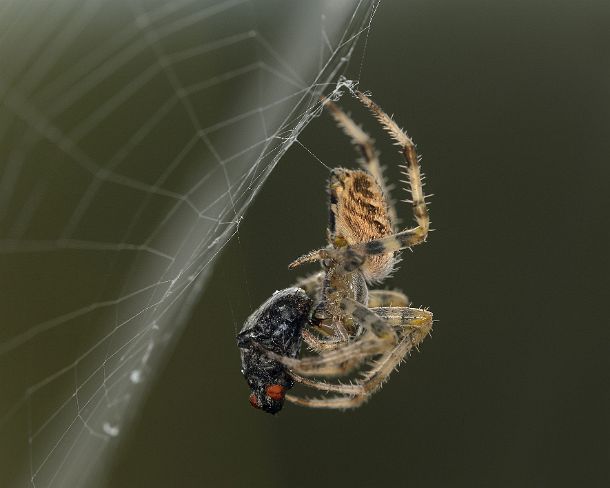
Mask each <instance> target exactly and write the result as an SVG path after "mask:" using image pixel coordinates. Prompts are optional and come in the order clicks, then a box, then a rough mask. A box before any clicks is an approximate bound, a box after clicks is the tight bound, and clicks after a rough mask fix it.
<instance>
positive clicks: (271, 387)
mask: <svg viewBox="0 0 610 488" xmlns="http://www.w3.org/2000/svg"><path fill="white" fill-rule="evenodd" d="M355 95H356V96H357V98H358V99H359V100H360V101H361V102H362V103H363V104H364V105H365V106H366V107H367V108H368V109H369V110H370V111H371V112H372V113H373V115H374V116H375V117H376V118H377V120H378V121H379V122H380V123H381V125H382V126H383V127H384V129H385V130H386V131H387V132H388V133H389V134H390V136H391V137H392V138H393V139H394V140H395V141H396V143H397V145H398V146H399V147H400V153H401V154H402V155H403V157H404V159H405V165H404V166H403V167H402V168H403V169H404V174H405V175H406V177H407V180H408V184H409V187H410V191H411V200H410V203H411V205H412V211H413V215H414V218H415V221H416V223H417V225H416V226H415V227H413V228H409V229H406V230H403V231H400V232H397V231H396V229H395V224H396V220H397V219H396V212H395V210H394V207H393V204H392V202H391V201H390V200H389V199H388V191H387V189H386V186H385V182H384V178H383V175H382V171H381V166H380V164H379V159H378V157H377V152H376V151H375V148H374V146H373V141H372V139H371V138H370V137H369V136H368V135H367V134H366V133H365V132H364V131H363V130H362V129H361V128H360V127H359V126H358V125H356V123H354V121H353V120H352V119H351V118H350V117H348V116H347V114H345V113H344V112H343V111H342V110H341V109H340V108H339V107H337V106H336V105H335V104H334V103H333V102H332V101H330V100H328V99H324V100H323V104H324V105H325V106H326V108H327V109H328V110H329V111H330V113H331V115H332V116H333V118H334V119H335V121H336V122H337V124H338V125H339V127H341V128H342V129H343V131H344V132H345V133H346V134H347V135H348V136H349V137H350V138H351V139H352V143H353V144H354V145H355V146H356V147H357V148H358V149H359V150H360V153H361V155H362V158H363V159H362V161H361V164H362V166H363V169H361V170H349V169H344V168H335V169H333V170H332V171H331V177H330V184H329V193H330V216H329V226H328V231H327V233H328V243H329V245H328V246H327V247H325V248H323V249H318V250H315V251H312V252H310V253H308V254H306V255H304V256H301V257H300V258H298V259H296V260H295V261H293V262H292V263H291V264H290V265H289V267H290V268H295V267H297V266H300V265H302V264H305V263H310V262H314V261H320V262H321V263H322V268H323V271H321V272H318V273H316V274H314V275H311V276H309V277H308V278H305V279H302V280H300V281H299V282H297V283H296V284H295V285H294V286H295V288H288V289H286V290H282V291H281V292H276V294H274V296H273V297H271V298H270V299H269V300H268V301H267V302H265V304H263V305H262V306H261V307H259V309H258V310H257V311H256V312H255V313H254V314H252V315H251V316H250V318H249V319H248V321H247V322H246V324H245V325H244V328H243V329H242V331H241V333H240V334H239V336H238V344H239V347H240V348H241V350H242V366H243V369H242V372H243V373H244V376H245V377H246V379H247V381H248V383H249V384H250V387H251V389H252V395H251V396H250V403H252V405H253V406H255V407H257V408H262V409H263V410H265V411H268V412H270V413H276V412H277V411H279V409H281V407H282V405H283V402H284V399H286V400H288V401H290V402H293V403H296V404H299V405H303V406H308V407H317V408H336V409H347V408H354V407H358V406H360V405H361V404H362V403H363V402H365V401H366V400H367V399H368V398H369V397H370V396H371V395H372V394H373V393H374V392H376V391H377V390H378V389H379V388H381V386H382V384H383V382H384V381H385V380H387V378H388V377H389V375H390V373H391V372H392V370H393V369H394V368H396V366H397V365H398V364H399V363H400V362H401V361H402V360H403V359H404V358H405V356H406V355H407V354H408V353H409V352H410V351H411V349H413V348H414V347H416V346H417V345H418V344H419V343H420V342H421V341H423V339H424V338H425V337H426V335H428V333H429V332H430V330H431V328H432V313H430V312H429V311H427V310H421V309H417V308H409V300H408V298H407V297H406V295H404V294H403V293H402V292H399V291H388V290H369V289H368V286H367V284H373V283H379V282H381V281H382V280H383V279H384V278H386V277H387V276H388V275H389V274H390V273H391V272H392V271H393V269H394V265H395V264H396V263H397V262H398V259H397V257H396V254H397V252H398V251H400V250H401V249H404V248H408V247H412V246H415V245H417V244H421V243H422V242H424V241H425V240H426V237H427V235H428V229H429V224H430V222H429V218H428V211H427V208H426V202H425V196H424V193H423V188H422V186H423V185H422V178H421V174H420V166H419V160H418V157H417V154H416V152H415V145H414V144H413V141H411V139H410V138H409V137H408V136H407V135H406V134H405V133H404V132H403V131H402V130H401V129H400V128H399V127H398V125H397V124H396V123H395V122H394V120H392V118H390V117H389V116H388V115H387V114H386V113H385V112H384V111H383V110H382V109H381V108H380V107H379V106H378V105H376V104H375V103H374V102H373V101H372V100H371V99H370V98H369V97H367V96H366V95H365V94H363V93H361V92H359V91H356V92H355ZM276 296H277V297H276ZM287 298H288V299H289V300H292V301H290V302H286V300H287ZM291 304H294V306H295V307H297V308H298V313H297V312H295V310H296V309H295V310H290V307H291V306H292V305H291ZM286 307H288V309H287V308H286ZM305 309H308V311H307V313H305V312H304V310H305ZM288 312H292V313H291V314H289V313H288ZM301 339H303V340H304V341H305V342H306V343H307V345H308V346H309V347H310V349H311V350H313V351H314V352H315V353H317V354H316V355H314V356H307V357H302V358H297V355H298V352H299V349H300V345H301ZM363 364H364V365H366V366H368V369H364V370H363V372H362V373H361V375H360V376H359V377H358V378H357V379H356V380H355V381H354V382H353V383H349V384H341V383H329V382H326V381H322V380H320V379H311V378H310V377H316V378H320V377H322V378H333V377H345V376H347V375H349V374H351V373H353V372H354V371H355V370H356V369H357V368H359V367H360V366H362V365H363ZM295 381H296V382H298V383H302V384H303V385H306V386H308V387H311V388H314V389H317V390H321V391H324V392H327V393H328V392H331V393H336V394H337V395H334V396H322V397H318V398H303V397H297V396H294V395H287V394H286V391H287V390H288V389H289V388H291V387H292V386H293V383H294V382H295Z"/></svg>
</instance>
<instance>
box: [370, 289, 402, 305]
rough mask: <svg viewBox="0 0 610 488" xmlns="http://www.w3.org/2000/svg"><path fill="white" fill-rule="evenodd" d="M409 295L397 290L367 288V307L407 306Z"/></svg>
mask: <svg viewBox="0 0 610 488" xmlns="http://www.w3.org/2000/svg"><path fill="white" fill-rule="evenodd" d="M410 303H411V302H410V301H409V297H407V295H405V294H404V293H403V292H401V291H398V290H369V303H368V307H369V308H374V307H408V306H409V304H410Z"/></svg>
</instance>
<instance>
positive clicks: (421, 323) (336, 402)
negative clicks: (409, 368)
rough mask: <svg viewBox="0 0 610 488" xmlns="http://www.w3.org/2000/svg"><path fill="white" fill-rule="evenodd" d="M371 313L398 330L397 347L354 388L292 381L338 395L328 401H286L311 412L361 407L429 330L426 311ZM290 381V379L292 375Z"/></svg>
mask: <svg viewBox="0 0 610 488" xmlns="http://www.w3.org/2000/svg"><path fill="white" fill-rule="evenodd" d="M374 310H375V312H376V313H377V314H378V315H379V316H381V317H384V319H386V320H387V321H388V322H389V323H391V324H392V325H393V326H395V327H397V328H399V329H400V333H399V335H400V341H399V342H398V344H397V345H396V346H395V347H393V348H392V349H390V350H389V351H388V352H386V353H385V354H383V355H382V356H381V358H379V359H378V360H376V361H374V362H373V363H372V367H371V369H370V370H368V371H367V372H366V373H365V374H364V375H363V377H362V378H361V379H360V380H358V382H357V383H356V384H351V385H342V384H333V383H326V382H323V381H317V380H308V379H306V378H298V377H297V378H295V379H296V380H297V381H299V382H301V383H303V384H305V385H306V386H309V387H311V388H314V389H317V390H321V391H326V392H335V393H339V394H340V396H335V397H330V398H324V397H321V398H301V397H298V396H295V395H287V396H286V400H288V401H290V402H292V403H295V404H297V405H302V406H306V407H312V408H334V409H347V408H356V407H359V406H360V405H362V403H364V402H365V401H366V400H368V398H369V397H370V396H371V395H372V394H373V393H375V392H376V391H377V390H379V389H380V388H381V386H382V385H383V383H384V382H385V381H386V380H387V379H388V378H389V376H390V374H391V373H392V371H393V370H394V369H395V368H396V366H397V365H398V364H399V363H400V362H401V361H402V360H403V359H404V358H405V357H406V356H407V355H408V354H409V353H410V352H411V350H412V349H413V348H414V347H416V346H417V344H419V343H420V342H421V341H422V340H423V339H424V338H425V337H426V336H427V335H428V334H429V332H430V330H431V328H432V313H430V312H428V311H427V310H421V309H417V308H406V307H379V308H375V309H374ZM293 377H294V375H293Z"/></svg>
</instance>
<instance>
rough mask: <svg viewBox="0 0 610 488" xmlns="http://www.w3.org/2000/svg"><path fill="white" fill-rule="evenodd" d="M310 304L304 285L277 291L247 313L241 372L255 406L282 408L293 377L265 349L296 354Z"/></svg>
mask: <svg viewBox="0 0 610 488" xmlns="http://www.w3.org/2000/svg"><path fill="white" fill-rule="evenodd" d="M311 307H312V300H311V298H309V297H308V296H307V294H306V293H305V292H304V291H303V290H302V289H301V288H296V287H295V288H286V289H284V290H280V291H277V292H275V293H274V294H273V295H272V296H271V298H269V299H268V300H267V301H266V302H265V303H263V304H262V305H261V306H260V307H259V308H258V309H257V310H256V311H255V312H254V313H253V314H252V315H250V317H248V320H246V323H245V324H244V326H243V328H242V330H241V331H240V333H239V334H238V335H237V345H238V347H239V348H240V352H241V364H242V374H243V375H244V377H245V378H246V381H247V382H248V385H249V386H250V389H251V390H252V393H251V394H250V404H251V405H252V406H253V407H255V408H259V409H262V410H264V411H265V412H268V413H271V414H275V413H277V412H279V411H280V410H281V409H282V406H283V405H284V396H285V395H286V391H287V390H289V389H290V388H292V387H293V386H294V381H293V380H292V378H291V377H290V375H289V374H288V371H287V369H286V366H284V365H283V364H282V363H280V362H278V361H275V360H274V359H271V358H270V357H269V356H267V354H266V351H272V352H274V353H276V354H280V355H282V356H287V357H290V358H295V357H296V356H297V354H298V353H299V351H300V349H301V341H302V339H301V331H302V330H303V327H304V326H305V325H306V324H307V321H308V318H309V313H310V310H311Z"/></svg>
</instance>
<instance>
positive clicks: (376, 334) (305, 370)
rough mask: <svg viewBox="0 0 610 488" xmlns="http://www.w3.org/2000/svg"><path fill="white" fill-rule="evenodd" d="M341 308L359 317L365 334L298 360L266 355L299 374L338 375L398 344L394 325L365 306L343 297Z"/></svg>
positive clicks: (272, 353)
mask: <svg viewBox="0 0 610 488" xmlns="http://www.w3.org/2000/svg"><path fill="white" fill-rule="evenodd" d="M340 307H341V309H342V310H343V311H344V312H345V314H346V315H347V316H351V317H353V318H354V319H356V321H357V322H358V323H359V324H360V326H361V327H362V329H363V333H362V335H359V336H358V337H357V338H356V339H355V340H353V341H351V342H349V343H344V345H343V346H342V347H341V348H339V349H335V350H334V351H329V352H323V353H321V354H320V355H319V356H312V357H306V358H301V359H295V358H289V357H286V356H281V355H279V354H276V353H274V352H271V351H266V353H267V355H268V356H269V357H270V358H272V359H274V360H276V361H278V362H280V363H282V364H284V365H285V366H287V367H289V368H290V369H291V370H292V371H293V372H294V373H296V374H299V375H304V376H338V375H341V374H345V373H346V372H348V371H349V370H350V369H353V366H352V364H354V362H356V361H360V360H362V359H363V358H366V357H368V356H373V355H375V354H380V353H382V352H383V351H386V350H388V349H391V348H392V347H393V346H394V345H395V344H396V343H397V341H398V335H397V334H396V332H395V331H394V328H393V327H392V326H391V325H390V324H389V323H387V322H386V321H385V320H384V319H382V318H380V317H379V316H377V314H376V313H375V312H373V311H372V310H370V309H368V308H367V307H366V306H364V305H362V304H361V303H358V302H357V301H355V300H352V299H351V298H344V299H343V300H342V301H341V304H340Z"/></svg>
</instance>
